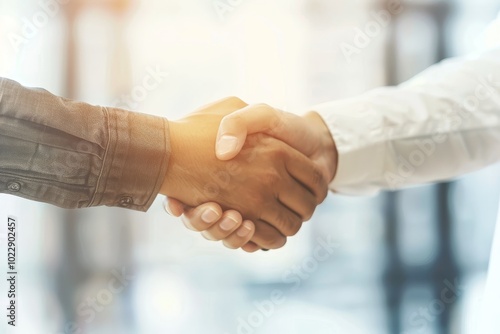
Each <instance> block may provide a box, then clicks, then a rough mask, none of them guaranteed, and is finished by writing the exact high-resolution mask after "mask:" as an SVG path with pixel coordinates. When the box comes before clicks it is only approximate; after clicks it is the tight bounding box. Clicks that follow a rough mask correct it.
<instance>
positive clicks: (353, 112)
mask: <svg viewBox="0 0 500 334" xmlns="http://www.w3.org/2000/svg"><path fill="white" fill-rule="evenodd" d="M312 110H314V111H316V112H318V113H319V114H320V115H321V116H322V118H323V119H324V121H325V122H326V124H327V125H328V127H329V129H330V131H331V133H332V136H333V138H334V141H335V143H336V146H337V150H338V153H339V161H338V169H337V174H336V176H335V178H334V180H333V182H332V183H331V185H330V189H331V190H333V191H336V192H339V193H345V194H371V193H376V192H377V191H379V190H382V189H398V188H401V187H404V186H409V185H414V184H420V183H426V182H434V181H439V180H445V179H450V178H453V177H455V176H458V175H460V174H464V173H467V172H471V171H474V170H477V169H479V168H481V167H484V166H486V165H488V164H492V163H494V162H497V161H499V160H500V48H496V49H495V48H492V49H490V50H488V51H485V52H483V53H481V54H478V55H472V56H470V57H467V58H457V59H449V60H446V61H443V62H441V63H439V64H437V65H434V66H432V67H430V68H429V69H427V70H426V71H424V72H423V73H421V74H420V75H418V76H416V77H415V78H413V79H411V80H409V81H408V82H405V83H403V84H401V85H399V86H397V87H384V88H379V89H376V90H373V91H370V92H368V93H366V94H364V95H362V96H360V97H356V98H353V99H347V100H341V101H335V102H330V103H326V104H322V105H319V106H316V107H314V108H313V109H312Z"/></svg>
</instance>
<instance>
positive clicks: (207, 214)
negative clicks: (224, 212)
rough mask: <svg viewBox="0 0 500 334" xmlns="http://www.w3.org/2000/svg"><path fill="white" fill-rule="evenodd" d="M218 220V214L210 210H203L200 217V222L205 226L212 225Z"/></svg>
mask: <svg viewBox="0 0 500 334" xmlns="http://www.w3.org/2000/svg"><path fill="white" fill-rule="evenodd" d="M217 219H219V214H218V213H217V211H214V210H212V209H207V210H205V211H204V212H203V213H202V215H201V220H203V221H204V222H205V223H207V224H212V223H214V222H215V221H217Z"/></svg>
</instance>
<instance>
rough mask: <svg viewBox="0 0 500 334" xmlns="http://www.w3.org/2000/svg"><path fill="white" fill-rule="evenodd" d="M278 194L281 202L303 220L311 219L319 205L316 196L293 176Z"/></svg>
mask: <svg viewBox="0 0 500 334" xmlns="http://www.w3.org/2000/svg"><path fill="white" fill-rule="evenodd" d="M278 196H279V197H278V199H279V201H280V203H281V204H283V205H284V206H285V207H286V208H288V209H289V210H291V211H293V212H294V213H295V214H296V215H298V216H299V217H300V219H301V221H302V222H304V221H307V220H309V219H311V217H312V215H313V213H314V209H316V206H317V205H318V203H317V199H316V196H315V195H314V194H312V193H311V192H310V191H309V190H308V189H307V188H305V187H304V186H303V185H302V184H300V183H298V182H297V181H296V180H294V179H293V178H292V177H290V182H289V183H288V184H287V185H286V188H285V189H282V190H280V192H279V194H278Z"/></svg>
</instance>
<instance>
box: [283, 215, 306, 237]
mask: <svg viewBox="0 0 500 334" xmlns="http://www.w3.org/2000/svg"><path fill="white" fill-rule="evenodd" d="M301 226H302V221H301V219H300V218H289V219H288V223H287V225H286V228H285V236H287V237H293V236H294V235H296V234H297V233H298V232H299V230H300V228H301Z"/></svg>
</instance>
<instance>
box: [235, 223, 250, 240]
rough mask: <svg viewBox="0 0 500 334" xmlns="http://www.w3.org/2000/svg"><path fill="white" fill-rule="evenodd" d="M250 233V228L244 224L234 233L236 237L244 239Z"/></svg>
mask: <svg viewBox="0 0 500 334" xmlns="http://www.w3.org/2000/svg"><path fill="white" fill-rule="evenodd" d="M250 231H252V228H251V227H250V226H248V224H246V223H244V224H243V226H242V227H241V228H240V229H239V230H238V232H236V235H238V236H239V237H246V236H247V235H248V233H250Z"/></svg>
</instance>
